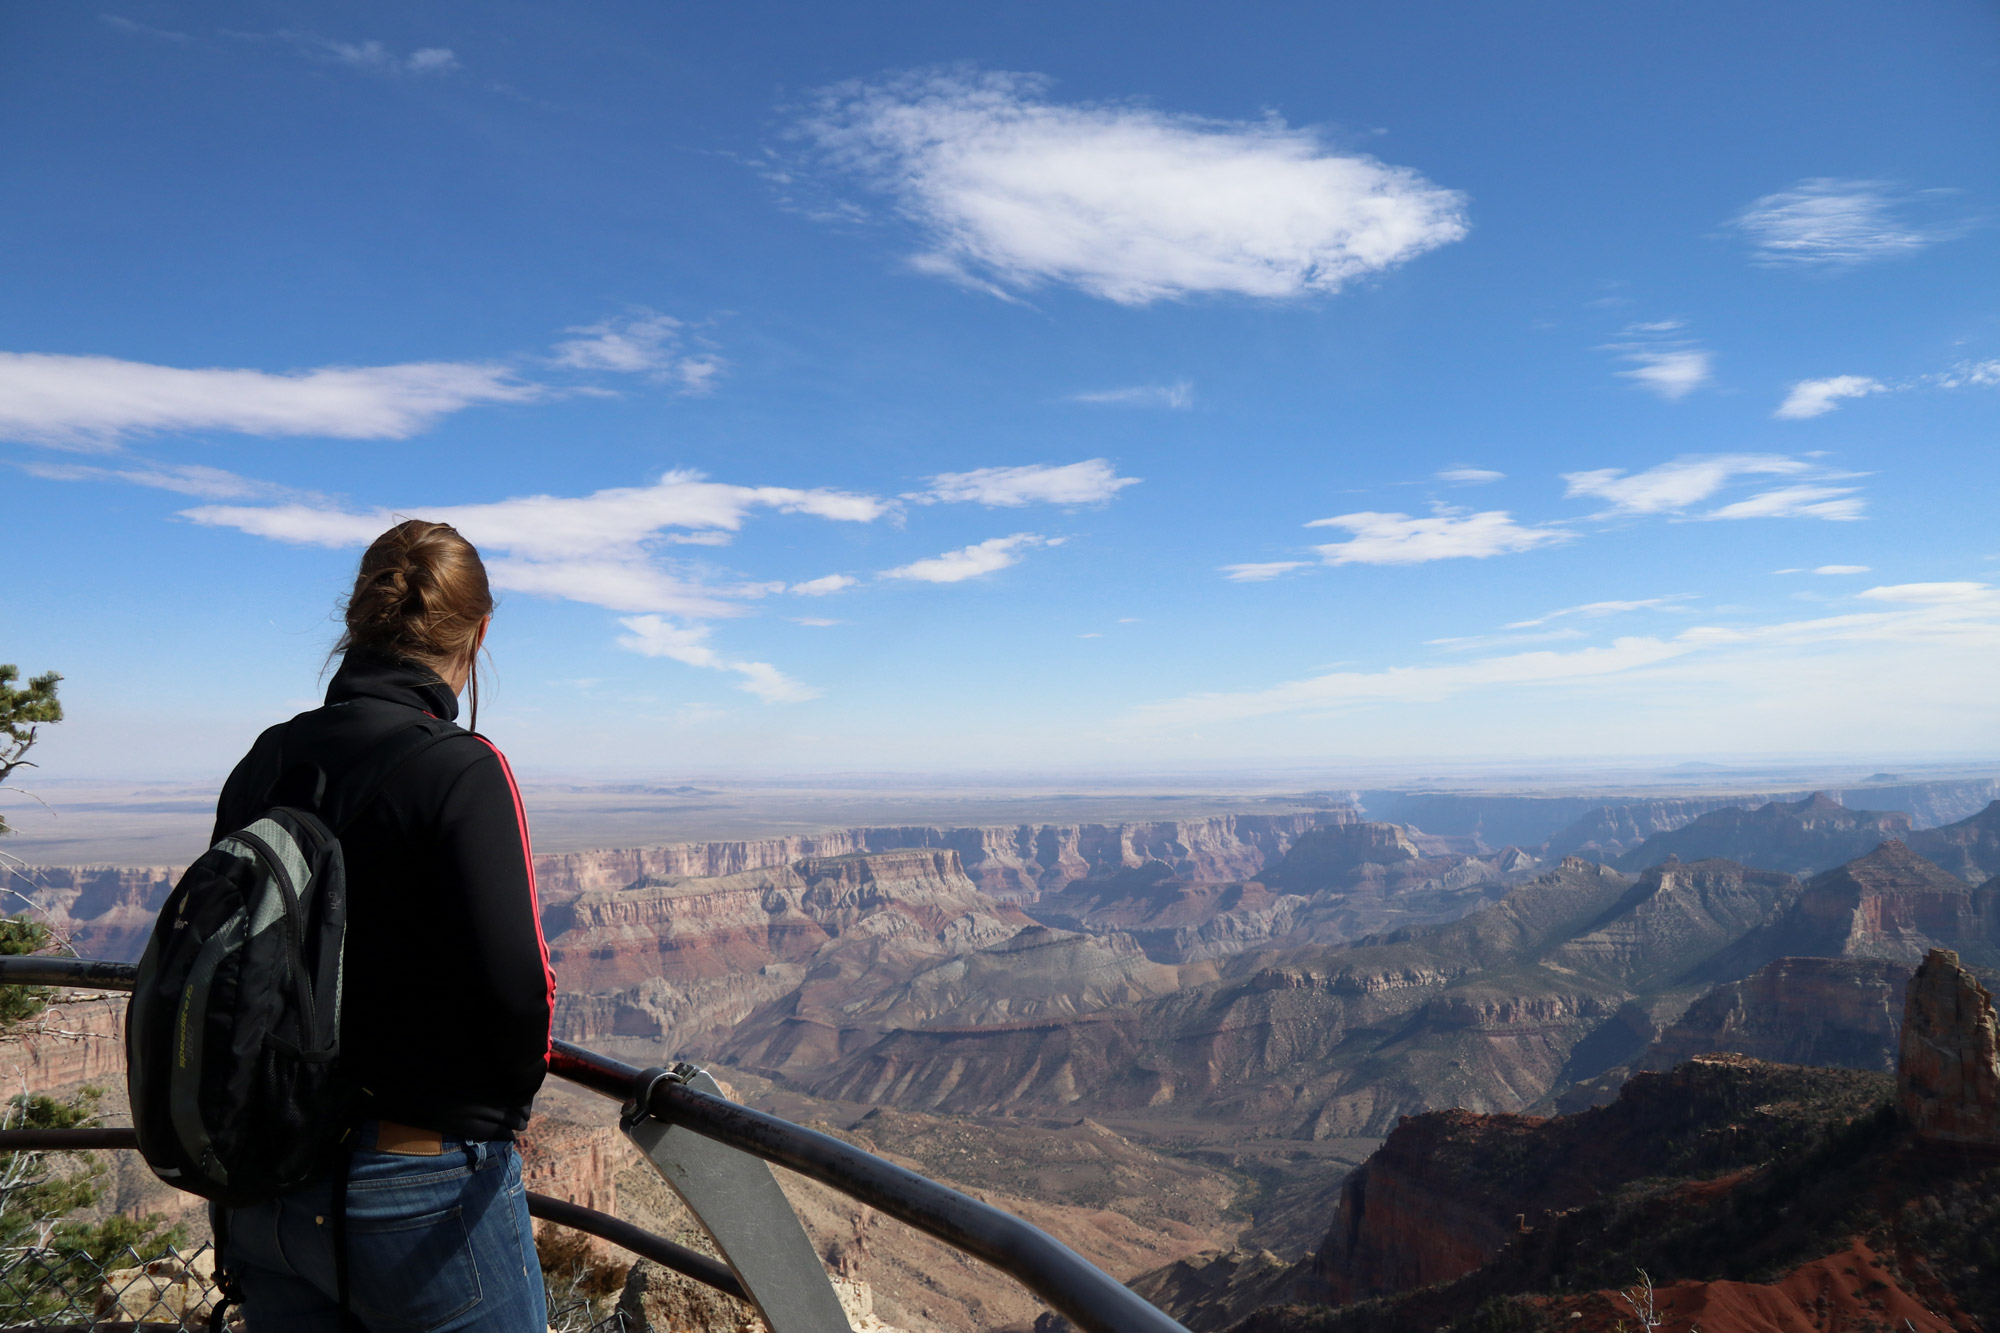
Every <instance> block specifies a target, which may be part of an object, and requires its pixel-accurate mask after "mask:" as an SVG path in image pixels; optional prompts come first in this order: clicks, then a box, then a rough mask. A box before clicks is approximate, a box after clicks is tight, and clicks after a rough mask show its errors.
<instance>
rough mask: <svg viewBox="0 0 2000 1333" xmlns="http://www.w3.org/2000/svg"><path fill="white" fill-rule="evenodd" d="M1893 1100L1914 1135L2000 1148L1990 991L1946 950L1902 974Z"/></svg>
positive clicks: (1998, 1057)
mask: <svg viewBox="0 0 2000 1333" xmlns="http://www.w3.org/2000/svg"><path fill="white" fill-rule="evenodd" d="M1896 1100H1897V1103H1898V1104H1899V1105H1900V1106H1901V1108H1902V1112H1903V1115H1904V1117H1905V1118H1906V1119H1907V1120H1908V1121H1909V1123H1910V1126H1911V1128H1913V1129H1914V1130H1915V1131H1916V1132H1917V1133H1918V1134H1919V1135H1920V1136H1922V1137H1923V1138H1925V1139H1929V1140H1931V1141H1932V1142H1936V1143H1952V1144H1976V1145H1979V1146H1982V1147H1988V1148H2000V1023H1996V1020H1995V1018H1994V1013H1993V997H1992V995H1991V994H1989V993H1988V992H1987V990H1986V988H1985V987H1984V986H1982V985H1980V984H1979V982H1978V981H1977V980H1976V979H1975V978H1974V977H1973V976H1972V974H1971V973H1970V972H1968V971H1966V970H1965V968H1964V967H1962V966H1961V965H1960V964H1959V961H1958V955H1957V954H1955V953H1953V952H1952V951H1951V950H1949V949H1934V950H1932V951H1931V953H1930V955H1929V956H1928V957H1927V958H1925V959H1924V961H1923V964H1922V965H1921V966H1920V967H1918V968H1917V970H1916V973H1915V975H1913V976H1912V977H1911V978H1910V984H1909V990H1908V992H1907V1001H1906V1004H1905V1008H1904V1016H1903V1040H1902V1058H1901V1060H1900V1061H1899V1063H1898V1065H1897V1071H1896Z"/></svg>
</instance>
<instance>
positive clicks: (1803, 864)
mask: <svg viewBox="0 0 2000 1333" xmlns="http://www.w3.org/2000/svg"><path fill="white" fill-rule="evenodd" d="M1909 832H1910V817H1909V816H1908V815H1906V814H1903V813H1901V812H1899V811H1888V810H1850V809H1849V808H1848V807H1846V806H1844V805H1842V804H1840V802H1838V801H1836V800H1834V799H1833V798H1832V797H1830V796H1828V795H1827V794H1826V793H1825V792H1814V793H1813V794H1812V795H1811V796H1808V797H1807V798H1805V799H1804V800H1802V801H1794V802H1791V803H1789V804H1787V803H1784V802H1779V801H1773V802H1771V803H1770V804H1768V805H1762V806H1759V807H1757V808H1756V809H1754V810H1743V809H1739V808H1737V807H1734V806H1730V807H1725V808H1723V809H1719V810H1712V811H1710V812H1709V813H1707V814H1705V815H1702V816H1701V817H1699V818H1698V819H1695V820H1694V821H1693V822H1691V823H1689V824H1687V825H1686V826H1684V827H1682V828H1678V829H1674V830H1672V831H1671V832H1667V833H1656V834H1654V835H1653V836H1652V837H1650V838H1648V839H1646V840H1645V841H1644V842H1643V843H1641V844H1639V846H1638V847H1636V848H1634V849H1633V850H1632V851H1630V852H1627V853H1626V854H1625V855H1623V856H1621V857H1619V858H1618V859H1617V861H1616V862H1614V864H1615V865H1617V867H1618V868H1619V869H1620V870H1644V869H1645V868H1647V867H1648V866H1656V865H1658V864H1660V863H1661V862H1662V861H1665V860H1666V859H1667V858H1669V857H1673V858H1675V859H1677V860H1682V861H1699V860H1703V859H1707V858H1722V859H1726V860H1730V861H1740V862H1742V863H1743V864H1744V865H1749V866H1757V867H1760V868H1762V869H1765V870H1782V871H1786V872H1789V873H1791V874H1796V875H1810V874H1815V873H1817V872H1818V871H1821V870H1825V869H1827V868H1828V867H1829V866H1837V865H1839V864H1841V863H1842V862H1843V861H1849V860H1852V859H1853V858H1855V857H1857V856H1862V855H1864V854H1866V853H1868V852H1872V851H1874V850H1875V848H1877V847H1879V846H1880V845H1881V844H1882V843H1884V842H1887V841H1889V840H1890V839H1896V838H1904V837H1907V836H1909Z"/></svg>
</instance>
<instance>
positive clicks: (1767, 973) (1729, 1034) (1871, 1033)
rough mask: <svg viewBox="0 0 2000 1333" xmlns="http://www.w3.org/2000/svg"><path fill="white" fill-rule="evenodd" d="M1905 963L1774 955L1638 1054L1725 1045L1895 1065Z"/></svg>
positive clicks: (1668, 1055) (1690, 1054)
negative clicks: (1775, 957) (1776, 958)
mask: <svg viewBox="0 0 2000 1333" xmlns="http://www.w3.org/2000/svg"><path fill="white" fill-rule="evenodd" d="M1909 977H1910V965H1909V964H1908V963H1904V962H1898V961H1895V960H1892V959H1877V958H1780V959H1778V960H1776V961H1775V962H1771V963H1767V964H1765V965H1764V966H1763V967H1761V968H1759V969H1757V971H1756V972H1754V973H1752V974H1751V975H1750V976H1748V977H1745V978H1744V979H1743V980H1741V981H1731V982H1725V983H1724V984H1722V985H1720V986H1717V987H1715V988H1714V989H1713V990H1710V991H1708V992H1707V993H1706V994H1704V995H1702V996H1701V997H1700V998H1699V999H1697V1000H1696V1001H1695V1002H1694V1003H1693V1004H1691V1005H1690V1006H1688V1009H1687V1012H1686V1013H1684V1014H1682V1015H1681V1017H1680V1019H1679V1020H1678V1021H1677V1022H1675V1023H1673V1024H1671V1025H1670V1026H1669V1027H1667V1029H1666V1030H1665V1031H1663V1032H1662V1033H1660V1035H1659V1037H1658V1038H1657V1039H1656V1040H1655V1041H1654V1042H1653V1044H1652V1045H1651V1046H1650V1047H1648V1048H1647V1050H1646V1053H1645V1055H1644V1056H1643V1057H1642V1058H1641V1060H1640V1062H1639V1068H1640V1069H1642V1070H1652V1071H1662V1070H1668V1069H1672V1068H1674V1067H1676V1066H1678V1065H1680V1064H1683V1063H1685V1062H1686V1061H1688V1060H1691V1059H1693V1058H1694V1057H1695V1056H1697V1055H1701V1054H1703V1053H1705V1052H1711V1051H1725V1052H1730V1053H1733V1054H1736V1055H1744V1056H1749V1057H1751V1058H1752V1059H1757V1060H1768V1061H1771V1062H1772V1063H1775V1064H1792V1065H1821V1066H1825V1067H1829V1068H1837V1069H1874V1070H1880V1071H1882V1072H1885V1073H1886V1072H1889V1071H1891V1070H1893V1069H1894V1068H1895V1067H1896V1051H1897V1031H1898V1029H1899V1028H1900V1026H1901V1021H1902V1009H1903V988H1904V986H1905V984H1906V983H1907V982H1908V980H1909Z"/></svg>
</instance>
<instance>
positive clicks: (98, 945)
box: [10, 866, 184, 963]
mask: <svg viewBox="0 0 2000 1333" xmlns="http://www.w3.org/2000/svg"><path fill="white" fill-rule="evenodd" d="M183 868H184V867H181V866H29V867H26V868H25V869H22V870H20V871H19V872H18V873H16V874H14V875H12V876H10V878H12V879H13V882H14V883H15V884H16V885H18V884H20V882H21V881H22V880H23V879H26V880H28V881H30V882H32V883H33V884H35V885H36V886H37V887H36V888H35V889H34V890H33V891H31V892H27V893H26V897H27V899H28V901H29V903H30V904H32V906H33V908H34V912H35V914H36V915H37V916H38V917H39V918H40V919H41V920H43V921H46V922H47V923H48V924H49V926H50V927H52V928H53V929H54V930H55V932H56V934H57V935H58V936H60V937H61V938H63V939H65V940H68V941H69V943H70V944H71V945H72V946H73V947H74V948H75V950H76V952H77V953H78V955H80V956H81V957H84V958H109V959H111V960H113V961H115V962H123V963H136V962H137V961H139V955H140V954H142V953H144V952H145V951H146V940H147V938H148V937H149V936H150V935H151V934H152V932H153V918H154V917H155V916H157V915H158V914H159V911H160V905H161V904H162V903H164V902H165V901H166V900H167V895H168V894H169V893H171V892H173V887H174V882H175V881H176V880H178V879H179V878H180V875H181V870H182V869H183Z"/></svg>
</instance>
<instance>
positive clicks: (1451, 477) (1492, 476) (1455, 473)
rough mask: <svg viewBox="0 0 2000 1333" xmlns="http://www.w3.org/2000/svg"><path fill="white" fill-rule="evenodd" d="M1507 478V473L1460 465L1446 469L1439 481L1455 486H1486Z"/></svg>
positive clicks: (1438, 475)
mask: <svg viewBox="0 0 2000 1333" xmlns="http://www.w3.org/2000/svg"><path fill="white" fill-rule="evenodd" d="M1506 476H1507V474H1506V473H1504V472H1495V471H1493V470H1492V469H1491V468H1483V467H1469V466H1465V465H1460V466H1458V467H1448V468H1446V469H1445V470H1444V471H1442V472H1440V473H1438V474H1437V479H1438V480H1439V481H1448V482H1450V483H1451V484H1452V485H1454V486H1485V485H1487V484H1488V483H1490V482H1495V481H1501V480H1504V479H1505V478H1506Z"/></svg>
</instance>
